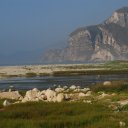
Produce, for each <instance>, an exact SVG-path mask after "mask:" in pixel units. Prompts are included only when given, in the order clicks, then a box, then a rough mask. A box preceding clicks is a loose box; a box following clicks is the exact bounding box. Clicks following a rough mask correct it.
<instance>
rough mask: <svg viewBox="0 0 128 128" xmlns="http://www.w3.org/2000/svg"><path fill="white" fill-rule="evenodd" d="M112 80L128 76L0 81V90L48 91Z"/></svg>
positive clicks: (86, 76)
mask: <svg viewBox="0 0 128 128" xmlns="http://www.w3.org/2000/svg"><path fill="white" fill-rule="evenodd" d="M111 80H128V74H123V75H100V76H99V75H80V76H61V77H54V76H45V77H33V78H9V79H4V80H0V89H8V88H9V86H14V87H15V88H16V89H22V90H24V89H27V90H28V89H32V88H35V87H36V88H38V89H46V88H49V87H52V86H53V85H61V86H65V85H67V86H70V85H73V84H74V85H79V86H82V87H86V86H88V85H91V84H94V83H98V82H102V81H111Z"/></svg>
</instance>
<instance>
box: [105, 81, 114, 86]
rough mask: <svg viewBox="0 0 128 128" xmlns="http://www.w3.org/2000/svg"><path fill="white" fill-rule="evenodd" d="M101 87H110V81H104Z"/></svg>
mask: <svg viewBox="0 0 128 128" xmlns="http://www.w3.org/2000/svg"><path fill="white" fill-rule="evenodd" d="M103 85H104V86H111V85H112V83H111V81H105V82H104V83H103Z"/></svg>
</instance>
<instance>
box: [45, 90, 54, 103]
mask: <svg viewBox="0 0 128 128" xmlns="http://www.w3.org/2000/svg"><path fill="white" fill-rule="evenodd" d="M45 95H46V97H47V101H52V99H53V98H54V97H56V92H55V91H53V90H50V89H47V90H46V92H45Z"/></svg>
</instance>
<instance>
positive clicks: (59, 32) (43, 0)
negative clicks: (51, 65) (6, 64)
mask: <svg viewBox="0 0 128 128" xmlns="http://www.w3.org/2000/svg"><path fill="white" fill-rule="evenodd" d="M123 6H128V0H0V54H2V53H4V54H11V53H16V52H17V51H27V50H28V51H32V50H34V51H35V50H38V49H39V50H41V49H42V51H43V50H44V49H45V48H47V47H49V48H50V47H56V46H61V45H62V46H63V44H66V40H67V39H68V35H69V33H70V32H72V31H73V30H74V29H76V28H78V27H81V26H86V25H92V24H98V23H100V22H102V21H103V20H105V19H106V18H108V17H109V16H110V15H111V14H112V12H113V11H114V10H116V9H118V8H121V7H123Z"/></svg>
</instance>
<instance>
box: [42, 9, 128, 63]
mask: <svg viewBox="0 0 128 128" xmlns="http://www.w3.org/2000/svg"><path fill="white" fill-rule="evenodd" d="M117 59H120V60H124V59H128V7H123V8H121V9H119V10H116V11H115V12H114V13H113V14H112V16H111V17H110V18H108V19H107V20H106V21H105V22H104V23H102V24H99V25H93V26H87V27H82V28H78V29H76V30H75V31H73V32H72V33H71V34H70V35H69V39H68V45H67V47H66V48H64V49H57V50H50V51H48V52H47V53H46V54H45V55H44V60H45V61H47V62H70V61H73V62H90V61H108V60H117Z"/></svg>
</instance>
